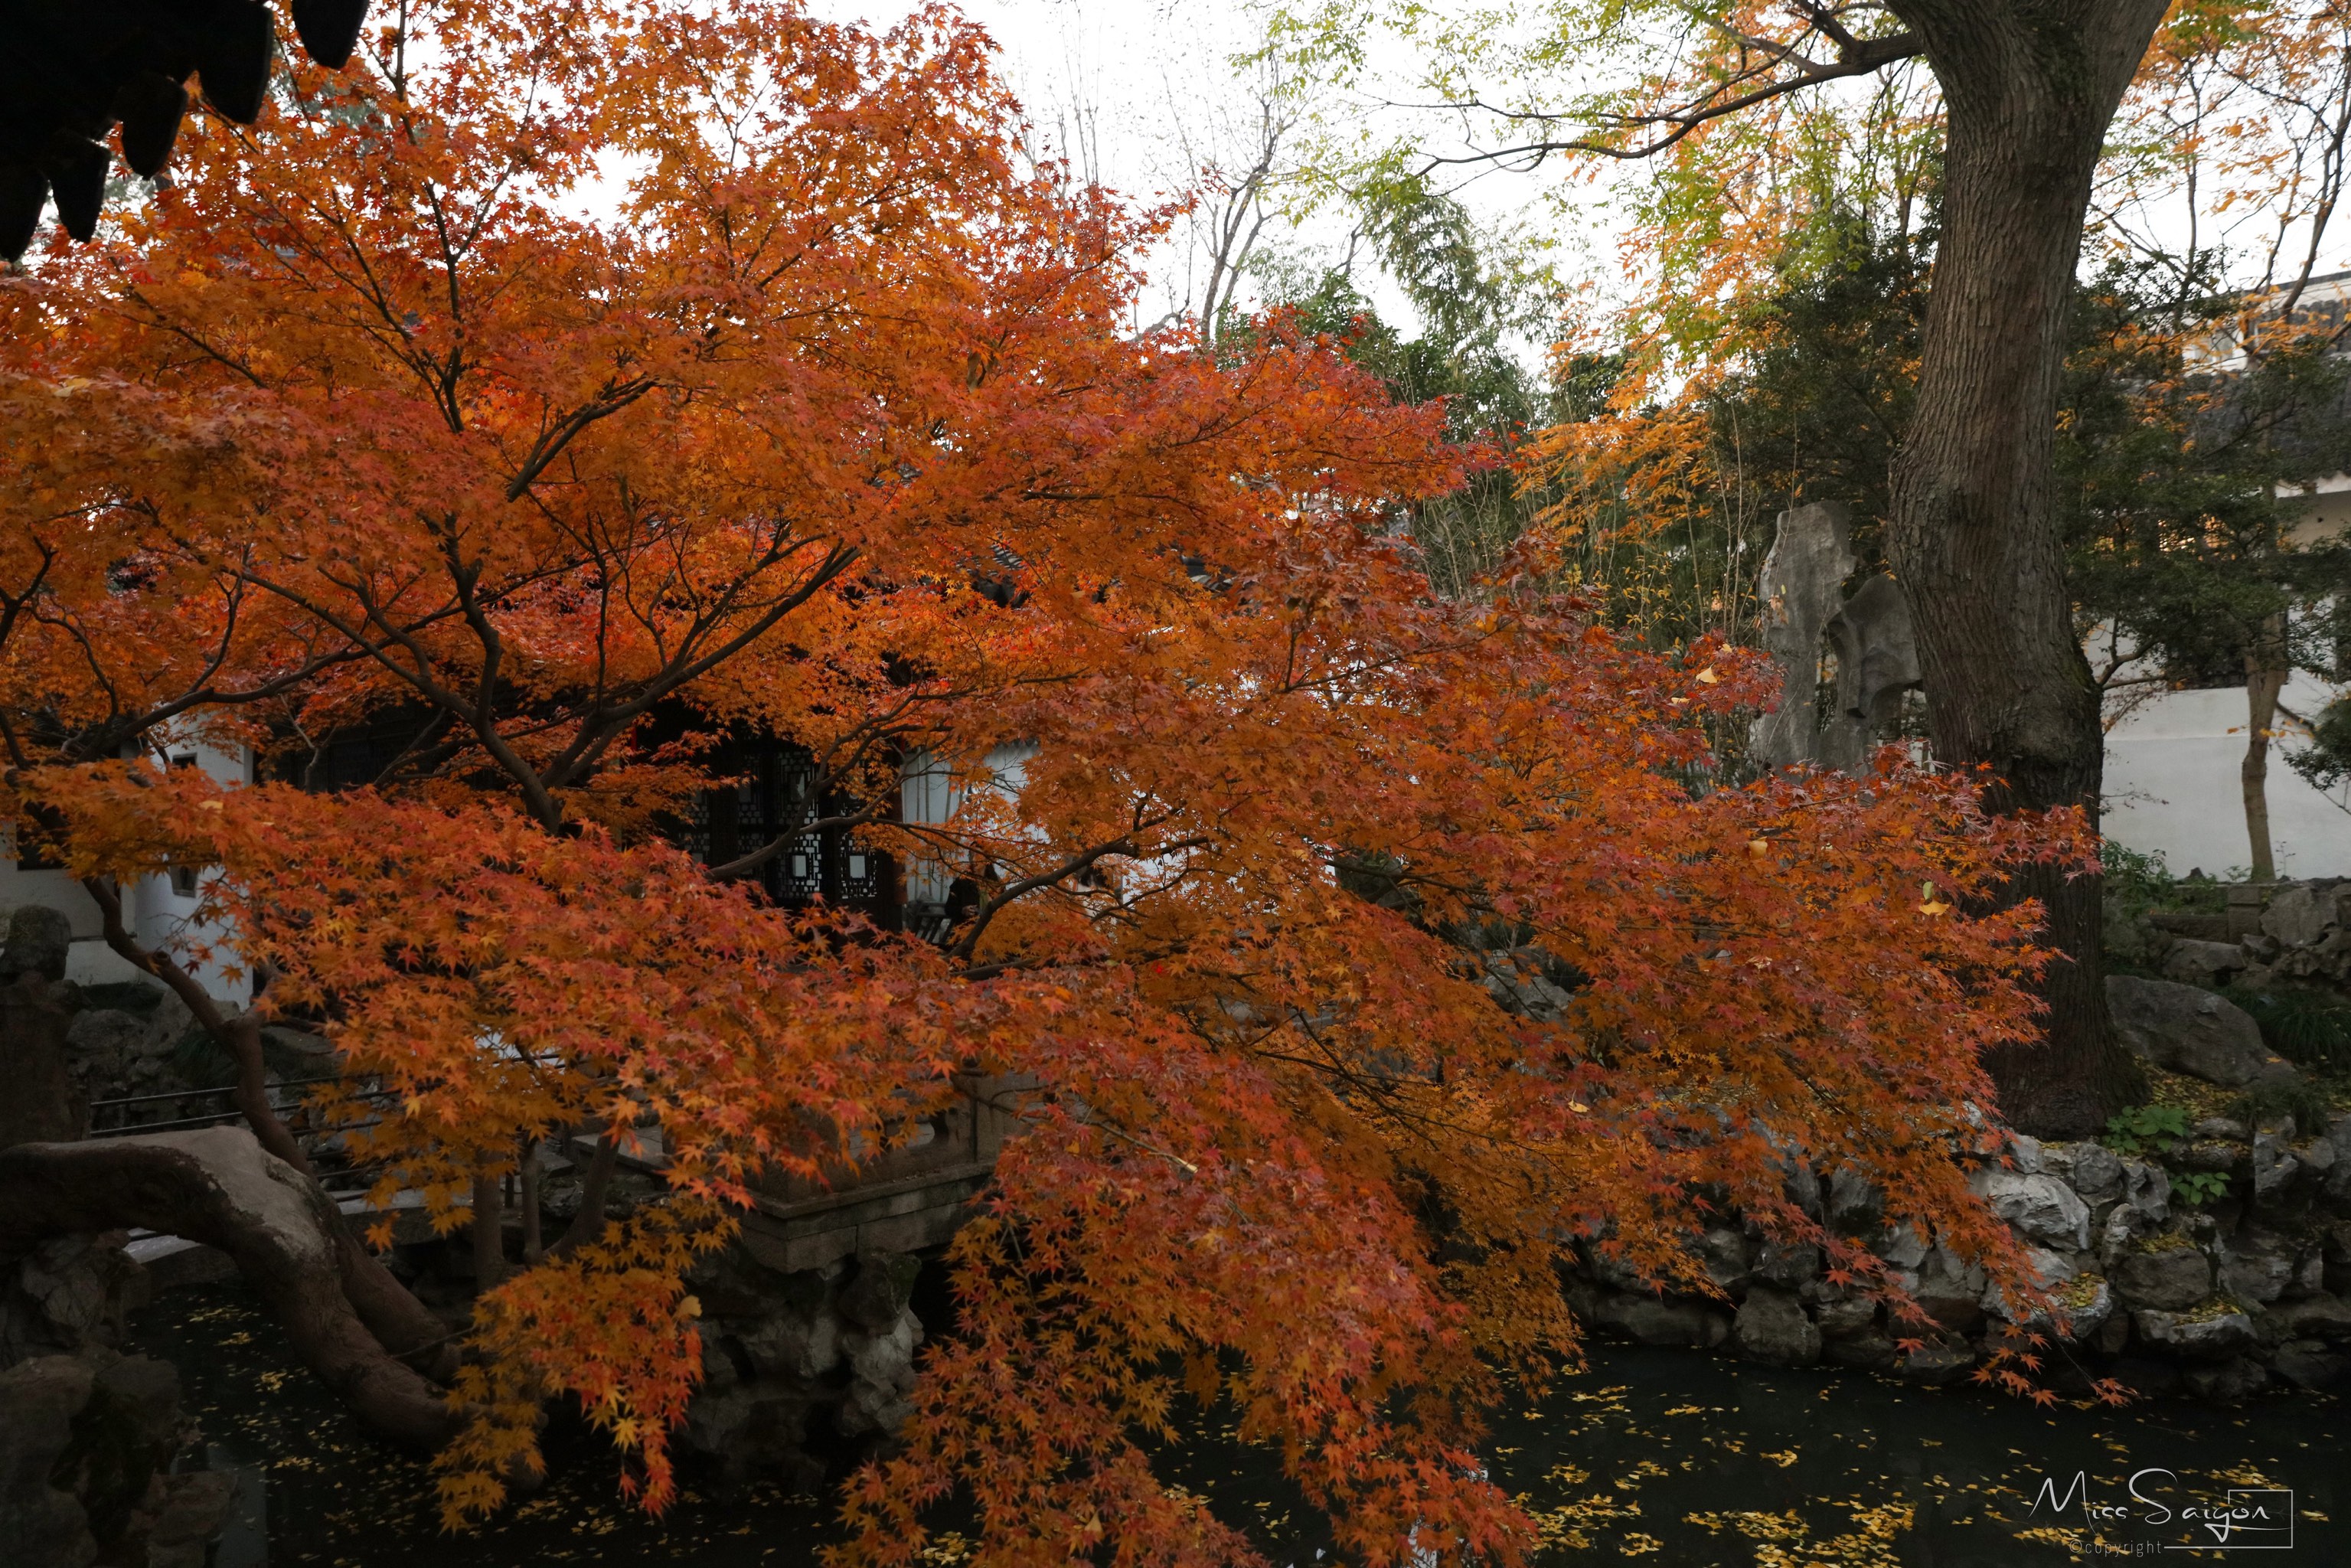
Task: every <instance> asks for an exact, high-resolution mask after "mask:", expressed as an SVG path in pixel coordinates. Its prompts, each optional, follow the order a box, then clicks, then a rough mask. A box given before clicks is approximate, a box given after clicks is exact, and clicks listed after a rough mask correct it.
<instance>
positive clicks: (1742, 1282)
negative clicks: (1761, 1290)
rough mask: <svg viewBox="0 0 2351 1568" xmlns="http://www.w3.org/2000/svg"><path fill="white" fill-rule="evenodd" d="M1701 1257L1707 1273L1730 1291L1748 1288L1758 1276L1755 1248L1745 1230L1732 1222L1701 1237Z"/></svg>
mask: <svg viewBox="0 0 2351 1568" xmlns="http://www.w3.org/2000/svg"><path fill="white" fill-rule="evenodd" d="M1698 1261H1699V1262H1700V1263H1702V1264H1704V1265H1705V1268H1706V1277H1707V1278H1708V1279H1709V1280H1712V1281H1714V1282H1715V1283H1716V1284H1717V1285H1719V1286H1720V1287H1721V1288H1722V1290H1723V1291H1725V1292H1726V1293H1728V1294H1730V1295H1736V1294H1738V1293H1739V1292H1740V1291H1743V1290H1745V1289H1746V1288H1747V1281H1749V1280H1750V1279H1752V1278H1753V1277H1754V1272H1755V1252H1754V1249H1753V1248H1752V1247H1750V1245H1749V1244H1748V1240H1747V1235H1746V1233H1745V1232H1744V1231H1741V1230H1737V1229H1734V1228H1731V1227H1729V1226H1728V1225H1718V1226H1715V1227H1713V1228H1711V1229H1709V1230H1708V1231H1707V1233H1706V1234H1705V1235H1704V1236H1702V1237H1700V1238H1699V1239H1698Z"/></svg>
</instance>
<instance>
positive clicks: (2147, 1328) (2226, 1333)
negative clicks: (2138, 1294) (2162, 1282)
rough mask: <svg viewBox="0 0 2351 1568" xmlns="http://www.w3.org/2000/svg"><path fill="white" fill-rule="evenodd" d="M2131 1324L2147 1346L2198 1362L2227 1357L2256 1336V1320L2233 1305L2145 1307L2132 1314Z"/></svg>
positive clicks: (2249, 1343) (2245, 1346) (2237, 1351)
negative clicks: (2214, 1307) (2173, 1308)
mask: <svg viewBox="0 0 2351 1568" xmlns="http://www.w3.org/2000/svg"><path fill="white" fill-rule="evenodd" d="M2131 1326H2132V1327H2133V1328H2135V1329H2137V1331H2138V1337H2139V1339H2140V1340H2141V1341H2142V1342H2144V1343H2147V1345H2149V1346H2151V1347H2153V1348H2155V1349H2157V1350H2159V1351H2166V1352H2168V1353H2170V1354H2173V1355H2177V1356H2181V1357H2185V1358H2188V1359H2190V1360H2195V1361H2221V1360H2225V1359H2227V1358H2228V1357H2230V1356H2233V1355H2235V1354H2238V1353H2239V1352H2240V1351H2242V1350H2244V1349H2246V1348H2247V1347H2248V1346H2250V1345H2251V1344H2252V1343H2253V1340H2254V1337H2255V1336H2254V1333H2253V1320H2252V1318H2250V1317H2247V1316H2246V1315H2245V1314H2244V1313H2243V1312H2239V1311H2237V1310H2236V1309H2235V1308H2233V1307H2221V1308H2219V1309H2217V1310H2201V1309H2199V1310H2198V1311H2195V1312H2163V1311H2159V1310H2158V1309H2156V1308H2153V1307H2146V1308H2142V1309H2140V1310H2139V1311H2137V1312H2133V1313H2132V1314H2131Z"/></svg>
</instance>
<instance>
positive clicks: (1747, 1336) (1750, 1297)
mask: <svg viewBox="0 0 2351 1568" xmlns="http://www.w3.org/2000/svg"><path fill="white" fill-rule="evenodd" d="M1731 1333H1732V1336H1733V1337H1734V1338H1735V1339H1736V1340H1737V1341H1738V1343H1739V1352H1740V1354H1741V1355H1744V1356H1746V1357H1747V1358H1748V1359H1749V1360H1750V1361H1761V1362H1766V1363H1768V1364H1771V1365H1773V1366H1810V1365H1812V1364H1813V1363H1814V1362H1816V1361H1818V1360H1820V1358H1821V1331H1820V1329H1819V1328H1818V1327H1817V1326H1815V1325H1814V1324H1813V1321H1812V1320H1811V1319H1810V1318H1808V1317H1806V1316H1805V1315H1804V1304H1803V1302H1802V1301H1800V1300H1798V1299H1797V1298H1796V1296H1795V1295H1794V1294H1792V1292H1790V1291H1782V1290H1777V1289H1774V1288H1773V1287H1771V1286H1770V1285H1757V1286H1754V1287H1753V1288H1751V1289H1750V1290H1749V1291H1748V1292H1747V1300H1746V1301H1743V1302H1741V1303H1740V1308H1739V1316H1738V1318H1737V1320H1736V1321H1735V1322H1734V1323H1733V1324H1732V1327H1731Z"/></svg>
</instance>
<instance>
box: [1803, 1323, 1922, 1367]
mask: <svg viewBox="0 0 2351 1568" xmlns="http://www.w3.org/2000/svg"><path fill="white" fill-rule="evenodd" d="M1821 1354H1822V1358H1823V1360H1825V1361H1828V1362H1830V1363H1832V1364H1835V1365H1837V1366H1849V1367H1853V1368H1855V1370H1857V1371H1861V1372H1876V1373H1890V1372H1892V1371H1893V1370H1894V1369H1895V1367H1896V1365H1897V1364H1900V1362H1901V1360H1902V1353H1901V1351H1900V1350H1898V1349H1896V1346H1895V1343H1894V1341H1893V1338H1892V1337H1891V1336H1890V1335H1888V1334H1886V1333H1881V1332H1879V1331H1878V1330H1876V1329H1872V1330H1870V1331H1868V1332H1866V1333H1857V1334H1853V1335H1851V1336H1849V1337H1846V1338H1843V1339H1833V1340H1828V1341H1825V1342H1823V1344H1822V1346H1821Z"/></svg>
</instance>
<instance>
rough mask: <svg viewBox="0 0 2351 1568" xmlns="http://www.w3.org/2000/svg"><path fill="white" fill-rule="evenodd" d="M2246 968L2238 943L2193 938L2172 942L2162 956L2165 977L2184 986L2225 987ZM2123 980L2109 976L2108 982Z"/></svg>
mask: <svg viewBox="0 0 2351 1568" xmlns="http://www.w3.org/2000/svg"><path fill="white" fill-rule="evenodd" d="M2245 965H2246V957H2245V950H2244V948H2243V947H2242V946H2240V945H2238V944H2237V943H2234V942H2206V941H2201V940H2199V939H2198V938H2196V937H2193V936H2183V937H2181V938H2179V940H2178V941H2176V942H2174V943H2172V945H2171V946H2170V948H2169V949H2168V951H2167V952H2166V953H2165V954H2164V956H2163V972H2164V975H2165V977H2167V978H2168V979H2169V980H2171V981H2173V982H2175V983H2177V984H2179V985H2184V986H2225V985H2227V984H2228V983H2229V981H2230V980H2231V978H2232V977H2235V976H2236V975H2237V974H2238V973H2239V972H2240V971H2241V970H2242V969H2243V968H2244V967H2245ZM2108 978H2109V980H2110V981H2111V980H2113V979H2119V978H2126V977H2123V976H2109V977H2108ZM2156 983H2157V982H2154V981H2149V982H2147V984H2150V985H2152V984H2156Z"/></svg>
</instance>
